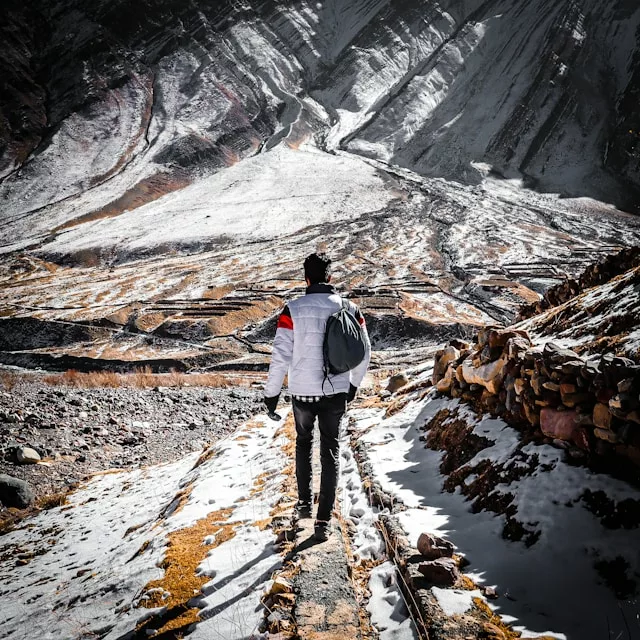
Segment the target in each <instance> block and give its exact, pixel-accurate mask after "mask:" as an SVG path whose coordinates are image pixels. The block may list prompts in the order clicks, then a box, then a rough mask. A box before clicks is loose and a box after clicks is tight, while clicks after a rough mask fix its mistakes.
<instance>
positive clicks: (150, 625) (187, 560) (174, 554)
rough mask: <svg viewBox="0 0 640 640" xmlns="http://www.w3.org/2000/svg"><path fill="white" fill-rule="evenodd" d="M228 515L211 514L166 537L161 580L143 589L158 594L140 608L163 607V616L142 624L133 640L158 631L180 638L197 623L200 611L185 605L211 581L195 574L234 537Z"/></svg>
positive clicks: (161, 633) (223, 512) (226, 513)
mask: <svg viewBox="0 0 640 640" xmlns="http://www.w3.org/2000/svg"><path fill="white" fill-rule="evenodd" d="M231 513H232V509H222V510H220V511H214V512H213V513H210V514H209V515H208V516H207V517H206V518H203V519H202V520H198V521H197V522H196V523H195V524H194V525H193V526H192V527H189V528H187V529H180V530H179V531H174V532H173V533H170V534H169V545H168V547H167V553H166V555H165V557H164V560H163V561H162V564H161V567H162V568H163V569H164V571H165V574H164V577H162V578H161V579H160V580H152V581H151V582H149V583H148V584H147V585H146V587H145V591H147V592H148V591H149V590H151V589H160V590H161V591H158V592H155V593H153V594H152V595H151V596H150V597H149V599H148V600H145V601H142V602H141V603H140V605H139V606H141V607H145V608H147V609H153V608H155V607H166V613H164V614H162V615H161V616H159V617H151V618H148V619H147V620H145V621H144V622H143V623H142V624H141V625H140V626H139V627H138V629H137V631H138V633H137V636H136V637H143V635H144V634H145V633H146V632H147V631H151V630H152V629H154V630H157V635H156V637H179V636H178V635H177V634H178V633H180V632H182V633H186V632H187V631H188V629H189V627H190V626H191V625H192V624H195V623H197V622H198V621H199V619H200V618H199V613H200V609H198V608H195V607H190V606H189V604H188V603H189V601H190V600H192V599H193V597H194V595H195V594H197V593H199V592H200V590H201V589H202V586H203V585H204V584H205V583H207V582H209V580H210V578H209V577H207V576H198V575H197V574H196V571H197V569H198V566H199V565H200V563H201V562H202V561H203V560H204V559H205V558H206V556H207V554H208V552H209V551H211V549H213V548H214V547H218V546H220V545H221V544H223V543H225V542H227V541H228V540H231V538H233V537H234V536H235V530H234V527H235V525H236V524H237V523H229V522H227V520H228V519H229V516H230V515H231ZM211 535H215V539H214V541H213V543H211V544H208V545H206V544H203V540H204V539H205V538H206V537H207V536H211ZM167 592H168V594H169V595H168V597H167V598H166V599H163V597H162V594H163V593H167ZM160 623H162V624H161V625H160ZM158 626H159V628H158Z"/></svg>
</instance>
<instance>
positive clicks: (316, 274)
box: [304, 253, 331, 284]
mask: <svg viewBox="0 0 640 640" xmlns="http://www.w3.org/2000/svg"><path fill="white" fill-rule="evenodd" d="M330 275H331V258H329V256H328V255H327V254H326V253H312V254H311V255H310V256H307V257H306V258H305V261H304V277H305V278H308V279H309V282H310V283H311V284H317V283H319V282H329V276H330Z"/></svg>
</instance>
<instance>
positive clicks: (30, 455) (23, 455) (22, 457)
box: [16, 447, 41, 464]
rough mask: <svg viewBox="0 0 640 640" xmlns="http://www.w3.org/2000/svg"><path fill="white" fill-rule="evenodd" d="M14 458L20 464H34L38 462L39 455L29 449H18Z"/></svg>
mask: <svg viewBox="0 0 640 640" xmlns="http://www.w3.org/2000/svg"><path fill="white" fill-rule="evenodd" d="M16 457H17V459H18V462H19V463H20V464H35V463H36V462H40V460H41V458H40V454H39V453H38V452H37V451H36V450H35V449H32V448H31V447H20V448H19V449H18V450H17V451H16Z"/></svg>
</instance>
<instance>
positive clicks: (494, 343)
mask: <svg viewBox="0 0 640 640" xmlns="http://www.w3.org/2000/svg"><path fill="white" fill-rule="evenodd" d="M511 340H517V341H518V344H520V345H525V349H524V351H527V350H528V349H529V348H530V347H531V339H530V338H529V334H528V333H527V332H526V331H524V330H522V329H493V330H492V331H489V337H488V344H489V346H490V347H491V348H492V349H495V348H497V347H500V348H504V347H505V346H507V344H508V343H509V342H510V341H511ZM514 344H516V343H514Z"/></svg>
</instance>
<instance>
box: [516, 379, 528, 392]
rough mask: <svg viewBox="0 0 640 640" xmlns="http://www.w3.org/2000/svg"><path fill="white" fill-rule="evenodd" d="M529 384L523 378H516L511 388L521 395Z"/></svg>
mask: <svg viewBox="0 0 640 640" xmlns="http://www.w3.org/2000/svg"><path fill="white" fill-rule="evenodd" d="M528 386H529V383H528V382H527V381H526V380H525V379H524V378H517V379H516V380H515V382H514V383H513V388H514V389H515V392H516V393H517V394H518V395H519V396H521V395H522V394H523V392H524V390H525V389H526V388H527V387H528Z"/></svg>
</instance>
